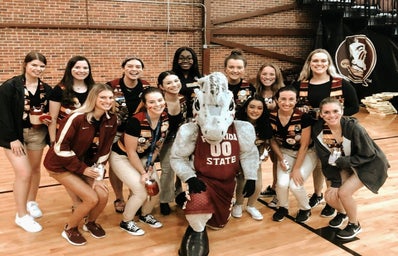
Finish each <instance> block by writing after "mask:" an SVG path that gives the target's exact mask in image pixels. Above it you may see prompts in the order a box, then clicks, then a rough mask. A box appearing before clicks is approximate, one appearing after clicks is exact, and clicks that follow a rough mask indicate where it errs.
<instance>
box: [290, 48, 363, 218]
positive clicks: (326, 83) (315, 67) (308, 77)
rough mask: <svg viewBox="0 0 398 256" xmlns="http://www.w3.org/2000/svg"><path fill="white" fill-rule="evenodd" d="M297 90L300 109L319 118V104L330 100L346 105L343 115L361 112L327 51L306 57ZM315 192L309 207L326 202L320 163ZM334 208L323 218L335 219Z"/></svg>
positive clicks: (317, 170) (349, 86)
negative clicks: (334, 99)
mask: <svg viewBox="0 0 398 256" xmlns="http://www.w3.org/2000/svg"><path fill="white" fill-rule="evenodd" d="M298 80H299V82H298V83H297V84H296V88H297V90H298V91H299V98H298V103H297V107H299V109H300V110H302V111H304V112H307V113H311V114H312V116H313V118H314V119H317V118H318V113H319V108H318V107H319V103H320V102H321V101H322V100H323V99H324V98H327V97H335V98H337V99H339V100H340V101H341V102H342V103H343V106H344V115H346V116H350V115H353V114H355V113H357V112H358V111H359V103H358V97H357V93H356V91H355V88H354V87H353V86H352V85H351V84H350V83H349V82H348V81H347V80H344V79H342V78H341V76H340V75H338V73H337V71H336V68H335V66H334V64H333V60H332V57H331V56H330V54H329V52H328V51H326V50H325V49H315V50H313V51H312V52H311V53H310V54H309V55H308V57H307V59H306V61H305V63H304V66H303V69H302V71H301V73H300V76H299V78H298ZM313 182H314V193H313V194H312V196H311V198H310V206H311V207H315V206H317V205H318V204H319V203H320V202H321V201H322V200H323V194H322V189H323V183H324V182H325V178H324V176H323V175H322V171H321V164H320V162H319V161H318V164H317V167H316V168H315V169H314V172H313ZM335 212H336V211H335V209H333V208H332V207H330V206H329V205H328V204H326V206H325V208H324V209H323V210H322V211H321V216H322V217H333V216H334V215H335Z"/></svg>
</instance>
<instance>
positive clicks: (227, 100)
mask: <svg viewBox="0 0 398 256" xmlns="http://www.w3.org/2000/svg"><path fill="white" fill-rule="evenodd" d="M198 84H199V88H197V89H195V94H196V98H195V100H194V103H193V114H194V121H193V122H190V123H186V124H183V125H182V126H181V127H180V128H179V130H178V133H177V135H176V139H175V141H174V144H173V146H172V149H171V157H170V164H171V166H172V168H173V170H174V171H175V173H176V175H177V176H178V177H179V178H180V179H181V180H182V181H183V182H186V183H187V184H188V186H187V187H188V190H187V191H185V192H183V193H182V194H180V195H178V196H177V198H176V202H177V204H179V205H181V206H182V208H183V209H184V212H185V217H186V219H187V220H188V223H189V226H188V228H187V230H186V232H185V234H184V237H183V239H182V241H181V246H180V249H179V251H178V254H179V255H180V256H202V255H208V254H209V241H208V236H207V232H206V226H207V227H209V228H212V229H221V228H223V227H224V226H225V225H226V224H227V222H228V220H229V218H230V216H231V207H232V199H233V196H234V190H235V185H236V181H235V178H236V175H237V174H238V173H239V172H240V171H243V174H244V176H245V179H246V184H245V187H244V195H245V196H246V197H249V196H250V195H252V194H253V192H254V189H255V181H256V179H257V169H258V165H259V153H258V150H257V147H256V145H255V143H254V142H255V139H256V134H255V131H254V127H253V126H252V125H251V124H250V123H248V122H245V121H238V120H234V116H235V103H234V100H233V94H232V92H231V91H229V90H228V80H227V78H226V77H225V75H224V74H222V73H220V72H214V73H211V74H210V75H208V76H205V77H203V78H200V79H199V80H198Z"/></svg>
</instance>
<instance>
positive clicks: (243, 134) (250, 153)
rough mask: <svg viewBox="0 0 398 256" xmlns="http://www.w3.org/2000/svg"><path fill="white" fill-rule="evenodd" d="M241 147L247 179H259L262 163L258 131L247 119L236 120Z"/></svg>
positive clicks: (241, 158)
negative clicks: (258, 171)
mask: <svg viewBox="0 0 398 256" xmlns="http://www.w3.org/2000/svg"><path fill="white" fill-rule="evenodd" d="M234 124H235V128H236V133H237V135H238V140H239V147H240V164H241V166H242V170H243V174H244V176H245V179H246V180H257V170H258V168H259V165H260V160H259V159H260V156H259V153H258V149H257V146H256V144H255V141H256V132H255V131H254V127H253V125H252V124H250V123H249V122H246V121H238V120H235V121H234Z"/></svg>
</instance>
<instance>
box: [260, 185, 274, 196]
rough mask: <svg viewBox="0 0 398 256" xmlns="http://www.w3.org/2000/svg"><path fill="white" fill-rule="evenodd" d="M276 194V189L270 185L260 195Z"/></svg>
mask: <svg viewBox="0 0 398 256" xmlns="http://www.w3.org/2000/svg"><path fill="white" fill-rule="evenodd" d="M274 195H276V191H275V189H273V188H272V187H271V186H270V185H268V187H267V188H266V189H265V190H264V191H261V193H260V197H271V196H274Z"/></svg>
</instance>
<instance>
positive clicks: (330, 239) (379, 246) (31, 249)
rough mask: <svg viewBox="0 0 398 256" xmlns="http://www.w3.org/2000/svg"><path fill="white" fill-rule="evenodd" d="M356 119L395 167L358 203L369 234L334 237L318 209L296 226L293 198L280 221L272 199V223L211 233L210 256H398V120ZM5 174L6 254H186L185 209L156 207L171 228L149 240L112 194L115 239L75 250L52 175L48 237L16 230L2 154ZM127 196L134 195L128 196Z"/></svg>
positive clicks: (1, 247)
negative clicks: (131, 225) (131, 228)
mask: <svg viewBox="0 0 398 256" xmlns="http://www.w3.org/2000/svg"><path fill="white" fill-rule="evenodd" d="M356 117H358V119H359V120H360V122H361V124H362V125H363V126H364V127H365V128H366V129H367V130H368V132H369V134H370V135H371V137H372V138H374V139H375V141H376V143H377V144H378V145H379V146H380V147H381V148H382V149H383V150H384V152H385V153H386V155H387V158H388V159H389V161H390V164H391V168H390V170H389V178H388V179H387V181H386V183H385V184H384V186H383V187H382V188H381V189H380V191H379V194H378V195H375V194H372V193H371V192H370V191H368V190H367V189H365V188H362V189H360V190H359V192H358V193H357V194H356V196H355V198H356V200H357V202H358V215H359V220H360V223H361V226H362V233H360V234H359V235H358V237H357V238H356V239H354V240H352V241H342V240H339V239H337V238H335V237H334V230H333V229H331V228H328V227H327V226H328V221H329V220H330V219H328V218H322V217H320V211H321V210H322V208H323V205H320V206H317V207H315V208H314V209H313V210H312V216H311V218H310V220H309V221H308V222H307V223H306V224H298V223H296V222H294V220H293V218H294V217H295V215H296V212H297V210H298V209H297V206H296V203H295V199H294V198H293V195H290V199H291V204H290V210H289V212H290V216H292V217H290V218H287V219H285V220H284V221H282V222H274V221H272V214H273V213H274V210H273V209H271V208H268V207H267V206H266V202H268V201H269V200H271V198H264V199H262V200H259V201H258V202H257V207H258V209H259V210H260V211H261V213H262V214H263V216H264V219H263V220H262V221H256V220H253V219H252V218H251V217H250V216H249V215H248V214H247V213H246V212H244V214H243V217H242V218H240V219H235V218H231V220H230V222H229V223H228V224H227V226H226V227H225V228H224V229H222V230H218V231H213V230H208V234H209V240H210V255H214V256H224V255H225V256H232V255H247V256H263V255H398V219H397V218H398V192H397V191H398V119H397V115H389V116H379V115H371V114H368V113H367V112H366V110H364V109H361V111H360V113H358V114H357V115H356ZM270 166H271V165H270V162H265V163H264V168H263V186H264V187H265V186H266V185H268V184H270V182H271V180H272V175H271V168H270ZM0 170H1V176H0V204H1V207H0V216H1V218H0V255H31V256H33V255H98V256H100V255H101V256H102V255H177V254H178V253H177V252H178V248H179V245H180V241H181V238H182V236H183V234H184V232H185V229H186V227H187V222H186V220H185V218H184V214H183V212H182V210H180V209H177V208H176V207H175V205H172V209H173V212H172V214H171V215H169V216H162V215H160V212H159V209H158V208H156V209H155V212H154V215H155V217H157V218H158V219H159V220H160V221H161V222H163V225H164V226H163V227H162V228H161V229H152V228H150V227H147V226H145V225H144V224H142V223H139V226H140V227H141V228H143V229H144V230H145V231H146V234H145V235H144V236H139V237H136V236H131V235H129V234H128V233H126V232H124V231H122V230H121V229H120V228H119V222H120V220H121V215H120V214H117V213H115V211H114V208H113V200H114V195H113V192H111V193H110V197H109V202H108V205H107V207H106V209H105V211H104V213H103V214H102V215H101V216H100V218H99V219H98V223H100V224H101V225H102V227H103V228H104V229H105V230H106V232H107V237H105V238H103V239H95V238H93V237H91V236H90V235H89V234H88V233H85V232H84V231H82V232H83V234H84V235H85V237H86V239H87V240H88V243H87V244H86V245H85V246H72V245H70V244H69V243H68V242H67V241H66V240H65V239H63V238H62V237H61V232H62V229H63V227H64V224H65V222H66V219H67V217H68V216H69V214H70V213H71V200H70V199H69V197H68V194H67V193H66V191H65V189H64V187H63V186H60V185H59V184H57V182H56V181H55V180H54V179H52V178H51V177H49V176H48V173H47V172H46V170H45V169H44V168H43V170H42V181H41V185H40V189H39V193H38V199H37V201H38V203H39V204H40V207H41V209H42V210H43V213H44V216H43V217H42V218H41V219H39V220H38V222H39V223H40V224H41V225H42V226H43V230H42V231H41V232H39V233H35V234H32V233H27V232H25V231H23V230H22V229H21V228H19V227H17V226H16V225H15V223H14V218H15V212H16V209H15V203H14V198H13V193H12V184H13V179H14V173H13V170H12V168H11V167H10V164H9V163H8V161H7V159H6V158H5V156H4V153H3V151H2V150H1V151H0ZM106 181H107V182H108V183H109V181H108V180H106ZM109 187H110V185H109ZM306 188H307V192H308V193H309V194H310V193H312V192H313V189H312V178H310V179H308V181H307V182H306ZM125 193H126V195H127V190H125ZM80 228H81V226H80Z"/></svg>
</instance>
